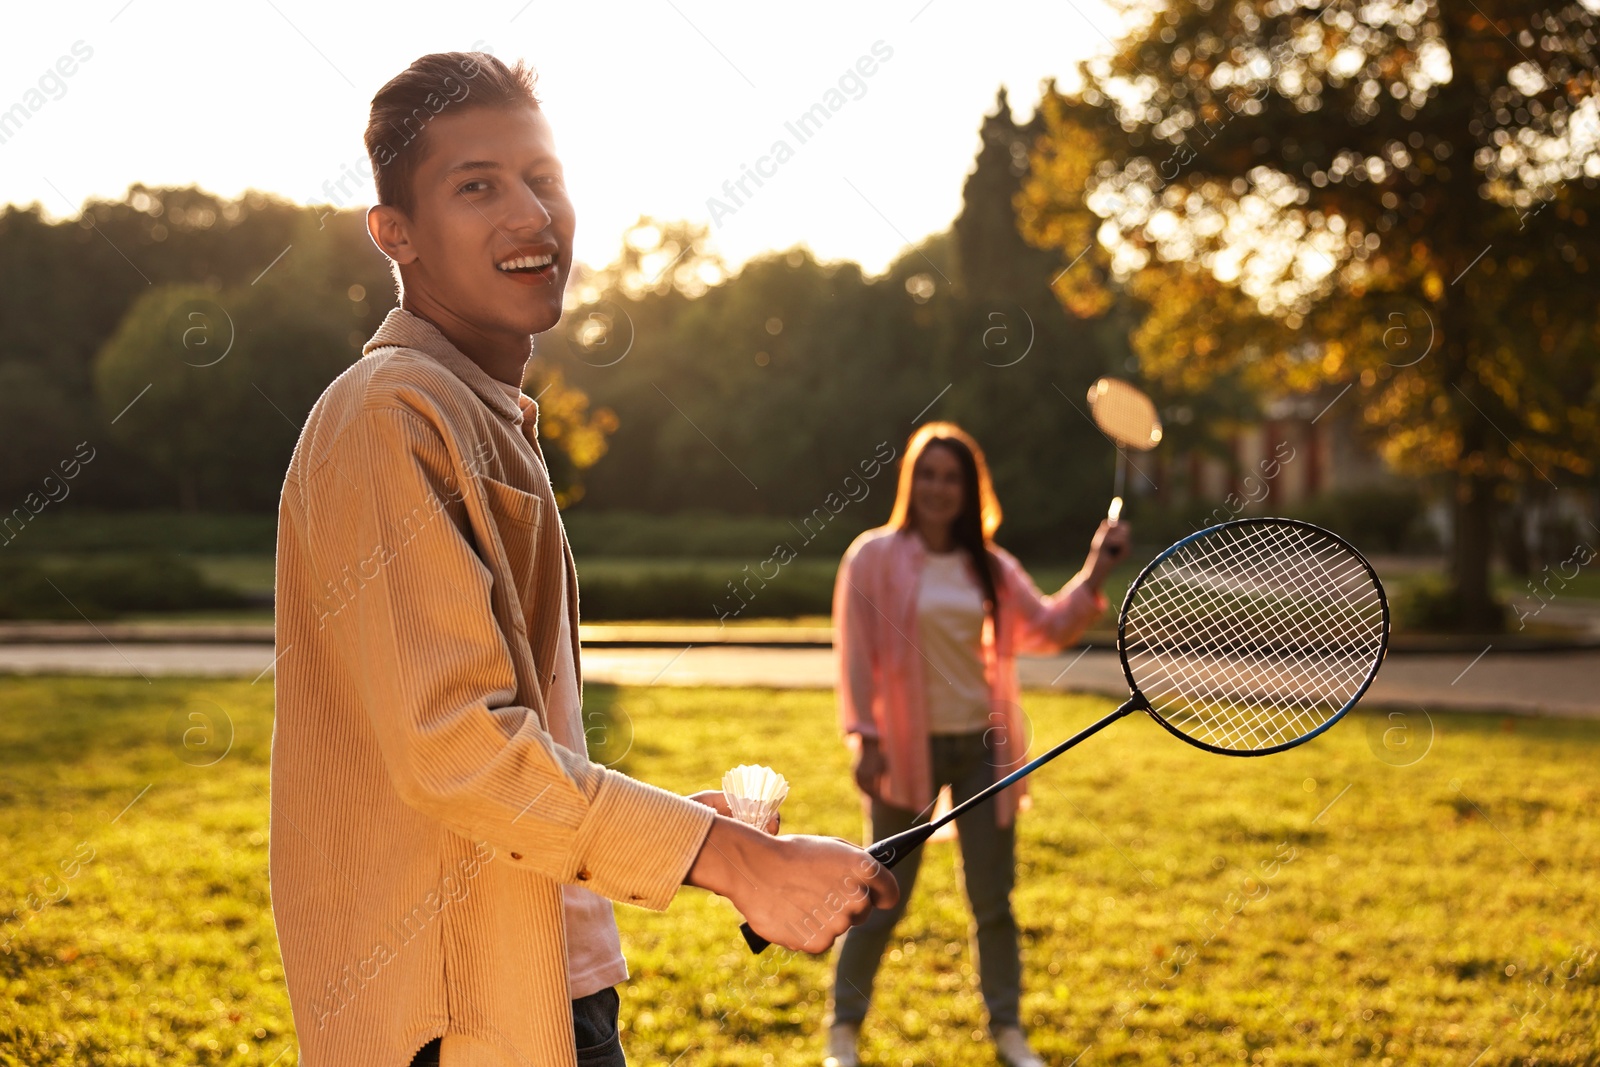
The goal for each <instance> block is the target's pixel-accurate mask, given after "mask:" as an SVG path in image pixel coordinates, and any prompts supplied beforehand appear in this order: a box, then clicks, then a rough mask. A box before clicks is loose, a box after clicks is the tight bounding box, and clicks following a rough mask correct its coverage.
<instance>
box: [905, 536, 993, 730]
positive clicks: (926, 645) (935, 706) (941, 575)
mask: <svg viewBox="0 0 1600 1067" xmlns="http://www.w3.org/2000/svg"><path fill="white" fill-rule="evenodd" d="M970 559H971V557H970V556H969V555H968V554H967V552H966V550H965V549H956V550H955V551H953V552H929V553H927V554H926V559H925V562H924V564H923V567H922V577H921V578H920V580H919V581H918V583H917V637H918V643H919V644H920V645H921V646H922V657H921V658H922V678H923V692H924V693H925V694H926V701H927V706H928V730H929V732H930V733H935V734H966V733H975V732H978V731H981V730H986V729H988V727H989V683H988V681H987V679H986V678H985V677H984V671H983V655H982V650H981V645H980V642H981V641H982V638H983V589H982V588H981V587H980V586H979V585H978V582H977V579H976V578H974V577H973V576H972V574H971V573H969V571H968V565H969V560H970Z"/></svg>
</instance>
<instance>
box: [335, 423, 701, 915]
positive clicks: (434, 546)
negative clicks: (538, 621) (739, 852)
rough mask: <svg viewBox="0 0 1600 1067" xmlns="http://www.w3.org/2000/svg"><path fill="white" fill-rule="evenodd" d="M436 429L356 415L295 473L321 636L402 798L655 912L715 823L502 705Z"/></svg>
mask: <svg viewBox="0 0 1600 1067" xmlns="http://www.w3.org/2000/svg"><path fill="white" fill-rule="evenodd" d="M459 469H460V468H459V467H458V466H457V465H455V464H453V463H452V461H451V451H450V449H449V448H448V447H447V445H446V441H445V438H444V436H443V435H442V433H441V432H440V430H439V429H437V428H436V427H435V426H434V425H433V423H432V422H431V421H430V420H429V419H427V418H425V417H424V416H423V415H421V414H419V413H417V412H414V411H411V410H407V409H399V408H374V409H368V410H364V411H362V412H361V413H360V414H359V415H357V416H356V418H355V419H354V420H352V422H351V423H350V424H348V425H347V426H346V427H345V428H344V429H343V431H342V433H341V434H340V436H339V438H338V440H337V441H336V442H335V443H334V444H333V445H332V446H331V447H330V449H329V452H328V453H327V459H326V462H324V463H322V464H321V465H319V466H318V467H317V468H316V469H315V470H313V471H311V472H310V473H309V474H308V475H307V477H306V486H305V490H304V492H305V494H306V495H305V500H306V527H305V528H306V535H305V536H306V539H307V542H308V555H309V558H310V561H311V564H312V566H313V567H314V569H315V571H316V575H317V580H318V584H319V586H321V587H322V588H330V586H329V585H328V584H326V583H333V586H332V588H337V589H339V590H340V591H341V601H340V608H339V611H338V612H337V613H336V614H334V615H333V616H332V617H331V618H328V617H325V618H324V619H323V624H324V626H325V627H326V631H325V632H326V633H327V635H328V639H329V640H330V643H331V647H332V648H333V649H335V650H336V655H337V657H338V658H339V659H340V660H342V662H343V664H344V666H345V668H346V670H347V671H348V675H349V678H350V679H351V681H352V683H353V684H354V685H355V687H356V689H357V691H358V692H359V694H360V698H361V701H362V704H363V705H364V707H365V709H366V712H367V716H368V719H369V721H370V722H371V725H372V729H373V732H374V734H375V735H376V738H377V742H378V746H379V748H380V749H381V751H382V755H383V760H384V764H385V766H386V768H387V770H388V774H389V778H390V780H391V782H392V783H393V785H394V788H395V790H396V792H397V793H398V794H399V796H400V798H401V800H403V801H404V802H405V803H406V804H408V805H410V806H412V807H413V808H416V809H417V810H418V811H420V812H422V813H423V814H425V815H427V816H429V817H431V818H433V819H436V820H438V821H439V822H440V823H442V824H443V825H445V826H446V827H448V828H450V829H451V830H453V831H455V832H456V833H458V834H461V835H462V836H464V837H467V838H469V839H471V840H487V841H488V842H489V843H490V844H492V845H494V846H495V847H496V851H497V853H498V856H499V858H502V859H504V860H505V861H507V862H509V863H511V864H513V865H517V866H522V867H525V868H529V869H531V870H534V871H536V872H538V873H540V874H542V875H545V876H546V877H548V878H551V879H553V880H555V881H557V882H563V883H575V884H580V885H583V886H584V887H586V888H588V889H590V890H592V891H594V892H596V893H599V894H601V895H602V896H605V897H608V898H610V899H612V900H619V901H625V902H628V903H633V904H638V905H641V906H643V907H648V908H653V909H656V910H660V909H663V908H665V907H666V906H667V904H668V903H669V902H670V901H671V899H672V897H673V896H674V895H675V893H676V892H677V888H678V886H679V885H680V884H682V882H683V878H684V876H685V874H686V873H687V872H688V869H689V867H690V866H691V865H692V864H693V862H694V859H695V857H696V856H697V855H698V853H699V850H700V847H701V844H702V842H703V841H704V839H705V837H706V834H707V832H708V831H709V829H710V826H711V822H712V820H713V818H714V817H715V813H714V812H713V810H712V809H711V808H709V807H706V806H705V805H703V804H698V803H696V802H694V801H692V800H689V799H688V798H686V797H681V796H678V795H677V794H675V793H671V792H668V791H667V790H664V789H659V788H657V787H655V786H651V785H647V784H645V783H643V782H639V781H636V780H634V779H632V778H629V777H627V776H626V775H624V774H621V773H619V772H617V771H614V770H612V769H610V768H608V767H604V766H602V765H600V764H597V763H594V762H591V761H590V760H589V758H588V756H587V754H586V753H579V752H574V751H571V750H570V749H567V748H565V747H563V746H561V745H559V744H558V743H556V741H555V740H554V738H553V737H552V736H551V734H550V733H549V732H548V731H547V730H546V729H545V728H544V726H543V725H542V724H541V723H540V721H539V716H538V714H537V713H536V712H535V711H534V710H533V709H531V708H527V707H523V706H520V705H517V704H515V703H512V702H513V701H514V700H515V699H516V675H515V670H514V666H513V659H512V650H511V647H510V645H509V644H508V642H507V638H506V635H505V634H504V633H503V632H502V630H501V628H500V626H499V625H498V623H497V621H496V618H495V615H494V612H493V608H492V604H491V598H490V593H491V588H492V585H493V581H494V577H493V574H492V572H491V570H490V568H489V566H488V565H487V564H486V563H485V562H484V560H483V559H482V558H481V557H480V556H479V554H478V551H477V549H476V547H475V541H474V539H473V534H472V532H471V531H472V525H471V523H470V522H469V521H468V519H467V514H468V513H467V506H466V497H467V494H468V493H469V492H471V491H472V490H473V489H474V488H475V487H472V486H464V485H463V484H462V479H461V477H460V476H459V474H458V473H457V472H458V471H459Z"/></svg>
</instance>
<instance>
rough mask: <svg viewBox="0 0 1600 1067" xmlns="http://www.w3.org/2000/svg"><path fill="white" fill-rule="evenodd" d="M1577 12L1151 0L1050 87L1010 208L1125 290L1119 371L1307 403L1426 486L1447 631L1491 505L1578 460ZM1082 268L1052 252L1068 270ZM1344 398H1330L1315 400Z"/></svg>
mask: <svg viewBox="0 0 1600 1067" xmlns="http://www.w3.org/2000/svg"><path fill="white" fill-rule="evenodd" d="M1596 23H1597V20H1596V17H1595V9H1594V8H1592V7H1587V6H1584V5H1583V4H1580V3H1575V2H1571V3H1562V4H1557V5H1555V6H1551V7H1528V6H1526V5H1522V4H1516V3H1511V2H1506V0H1410V2H1401V0H1378V2H1371V3H1361V4H1355V3H1351V2H1349V0H1324V2H1317V0H1237V2H1232V3H1221V2H1213V0H1174V2H1172V3H1169V4H1167V5H1164V6H1163V7H1161V8H1160V9H1159V10H1156V11H1154V12H1150V11H1148V10H1146V11H1145V12H1144V15H1143V20H1142V21H1139V22H1138V25H1137V26H1136V28H1135V29H1133V30H1131V31H1130V32H1129V33H1128V35H1127V36H1126V37H1125V38H1124V39H1123V40H1122V41H1121V42H1120V43H1119V44H1118V46H1117V47H1116V48H1115V50H1114V51H1113V52H1111V53H1110V54H1108V55H1105V56H1103V57H1099V58H1096V59H1094V60H1091V61H1088V62H1086V63H1084V64H1083V65H1082V67H1081V74H1082V79H1083V84H1082V87H1081V89H1080V90H1079V91H1076V92H1074V93H1071V94H1068V93H1064V92H1062V91H1060V90H1059V89H1058V88H1057V87H1055V86H1051V88H1050V91H1049V92H1048V93H1047V94H1046V98H1045V100H1044V102H1043V106H1042V110H1043V113H1044V116H1045V123H1046V127H1047V128H1046V131H1045V133H1044V135H1043V136H1042V137H1041V138H1040V140H1039V142H1038V144H1037V146H1036V150H1035V153H1034V156H1033V165H1032V168H1031V172H1030V177H1029V179H1028V180H1027V182H1026V184H1025V187H1024V189H1023V190H1022V192H1021V193H1020V194H1019V195H1018V198H1017V209H1018V214H1019V218H1020V220H1021V223H1022V226H1023V230H1024V232H1025V233H1026V234H1027V236H1028V238H1029V239H1030V240H1031V241H1033V242H1034V243H1036V244H1038V245H1039V246H1041V247H1044V248H1052V249H1055V250H1057V252H1058V254H1059V255H1060V256H1062V257H1065V258H1066V259H1067V260H1071V261H1076V266H1074V267H1073V269H1072V270H1069V271H1066V272H1064V273H1063V274H1062V275H1061V276H1060V277H1059V278H1058V279H1057V281H1056V283H1055V291H1056V294H1057V296H1058V297H1059V298H1060V299H1061V300H1062V302H1063V303H1064V304H1065V305H1066V306H1067V307H1069V308H1071V309H1073V310H1074V311H1075V312H1077V313H1080V314H1091V315H1092V314H1099V313H1102V312H1104V311H1105V309H1106V308H1108V307H1109V306H1110V303H1111V294H1112V293H1113V291H1114V290H1116V289H1118V288H1125V289H1126V291H1127V292H1128V293H1130V294H1131V295H1132V296H1133V297H1135V298H1136V299H1138V300H1139V301H1140V302H1141V303H1142V304H1143V305H1144V307H1145V308H1147V309H1148V315H1147V316H1146V317H1145V318H1144V319H1143V321H1142V322H1141V323H1140V325H1139V327H1138V328H1137V329H1136V331H1135V332H1134V335H1133V344H1134V347H1135V349H1136V351H1137V353H1138V356H1139V359H1140V361H1141V365H1142V366H1143V368H1144V370H1145V372H1146V373H1148V374H1149V375H1151V376H1152V377H1154V378H1156V379H1157V380H1160V381H1164V382H1167V383H1169V384H1172V385H1175V386H1178V387H1182V388H1186V389H1200V388H1204V387H1205V386H1206V385H1207V384H1208V383H1210V382H1212V381H1214V380H1216V379H1217V378H1218V377H1220V376H1224V375H1237V376H1240V377H1242V378H1243V379H1244V380H1246V381H1248V382H1250V383H1251V384H1252V385H1253V386H1254V387H1256V388H1258V389H1261V390H1266V391H1277V392H1290V391H1307V390H1314V389H1319V388H1321V389H1324V390H1325V391H1326V393H1327V395H1328V397H1329V399H1330V401H1331V400H1333V399H1336V398H1340V397H1342V399H1340V402H1341V403H1343V404H1348V405H1350V406H1351V408H1352V409H1354V410H1355V411H1357V412H1358V416H1357V418H1356V420H1355V421H1356V423H1357V424H1358V425H1359V426H1360V427H1362V428H1364V430H1365V431H1366V432H1367V433H1368V434H1370V435H1371V436H1372V437H1373V438H1374V440H1375V441H1376V442H1377V444H1378V446H1379V447H1380V448H1381V450H1382V452H1383V453H1384V455H1385V456H1386V457H1387V458H1388V459H1389V460H1390V461H1391V462H1392V463H1393V464H1394V465H1395V466H1396V467H1397V468H1398V469H1401V470H1410V471H1414V472H1421V473H1435V474H1442V475H1445V476H1448V477H1449V478H1450V479H1451V480H1452V483H1453V494H1452V495H1453V498H1454V502H1455V538H1454V559H1453V577H1454V580H1455V583H1456V595H1457V597H1458V599H1459V608H1460V610H1461V612H1462V619H1463V621H1464V622H1465V623H1467V624H1468V625H1472V626H1488V625H1492V624H1493V623H1494V622H1495V619H1496V608H1495V607H1494V605H1493V603H1492V600H1491V598H1490V595H1489V591H1488V582H1487V577H1488V566H1489V559H1490V548H1491V534H1492V529H1493V525H1494V517H1495V510H1496V508H1497V507H1499V506H1500V505H1502V504H1503V503H1504V502H1505V501H1507V500H1509V499H1511V497H1512V493H1513V492H1514V491H1515V490H1517V489H1518V488H1523V489H1529V488H1532V487H1539V486H1542V487H1543V489H1544V491H1546V492H1549V491H1554V490H1555V489H1556V488H1557V487H1560V486H1564V485H1571V484H1577V483H1578V482H1584V481H1587V482H1592V479H1593V474H1594V463H1595V460H1596V458H1597V456H1600V374H1597V367H1600V362H1597V360H1596V350H1597V343H1600V324H1597V319H1596V315H1595V312H1594V302H1593V299H1592V294H1593V290H1594V274H1593V271H1594V269H1595V268H1596V267H1600V243H1597V229H1596V222H1597V220H1596V219H1595V217H1594V216H1595V213H1596V210H1597V208H1600V201H1597V191H1600V183H1597V179H1600V110H1597V103H1600V101H1597V97H1596V92H1595V90H1596V85H1595V78H1596V65H1595V50H1596V44H1597V40H1596ZM1080 256H1081V257H1082V258H1081V259H1079V258H1078V257H1080ZM1345 387H1350V392H1349V395H1348V396H1342V394H1341V392H1340V390H1342V389H1344V388H1345Z"/></svg>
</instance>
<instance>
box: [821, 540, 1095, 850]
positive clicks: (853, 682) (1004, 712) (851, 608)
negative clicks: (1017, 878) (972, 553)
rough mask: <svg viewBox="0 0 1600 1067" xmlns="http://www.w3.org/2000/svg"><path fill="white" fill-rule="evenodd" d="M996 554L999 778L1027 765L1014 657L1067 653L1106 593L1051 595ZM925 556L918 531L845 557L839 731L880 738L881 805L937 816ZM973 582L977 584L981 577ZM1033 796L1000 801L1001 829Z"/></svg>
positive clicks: (837, 628) (838, 585)
mask: <svg viewBox="0 0 1600 1067" xmlns="http://www.w3.org/2000/svg"><path fill="white" fill-rule="evenodd" d="M990 548H991V549H992V550H993V553H994V555H995V558H996V559H997V560H998V561H999V564H1000V575H999V580H998V581H997V583H996V593H997V595H998V598H999V602H1000V604H999V614H1000V634H999V641H998V643H996V641H995V635H994V627H993V625H992V624H991V623H990V621H989V620H988V619H985V620H984V625H983V636H982V643H981V646H980V653H981V656H982V659H983V666H984V673H985V676H986V677H987V679H988V681H989V722H990V723H991V725H990V727H989V734H990V739H991V742H992V743H993V745H994V749H995V764H996V767H995V777H996V778H997V779H998V778H1001V777H1004V776H1005V775H1006V774H1009V773H1011V772H1012V771H1014V770H1016V769H1017V768H1018V767H1020V766H1022V764H1023V763H1025V762H1026V761H1027V746H1028V730H1027V725H1026V720H1025V717H1024V714H1023V711H1022V705H1021V704H1019V703H1018V698H1019V697H1020V695H1021V687H1020V685H1019V683H1018V680H1017V667H1016V656H1017V653H1019V652H1033V653H1053V652H1058V651H1060V650H1061V649H1062V648H1064V647H1066V646H1067V645H1070V644H1072V643H1073V642H1074V641H1076V640H1077V639H1078V638H1079V636H1081V635H1082V634H1083V631H1084V630H1086V629H1088V626H1089V624H1090V623H1091V622H1093V621H1094V620H1095V619H1096V618H1098V617H1099V616H1100V614H1101V613H1102V612H1104V611H1105V609H1106V603H1107V602H1106V598H1105V595H1104V594H1103V593H1100V592H1097V591H1093V590H1090V589H1089V588H1088V587H1087V586H1085V585H1083V584H1082V583H1081V582H1080V581H1079V580H1078V579H1076V578H1074V579H1073V580H1072V581H1070V582H1068V583H1067V584H1066V585H1064V586H1062V587H1061V589H1060V590H1059V591H1058V592H1055V593H1052V594H1050V595H1048V596H1047V595H1045V594H1043V593H1041V592H1040V591H1039V587H1038V586H1037V585H1035V584H1034V582H1033V579H1032V578H1031V577H1029V575H1028V572H1027V571H1026V570H1024V569H1023V567H1022V564H1021V563H1019V562H1018V561H1017V559H1016V557H1014V556H1012V555H1011V554H1010V553H1009V552H1007V551H1006V550H1005V549H1003V548H1001V547H1000V546H998V545H995V544H992V543H991V545H990ZM927 556H928V551H927V547H926V546H925V545H924V543H923V540H922V538H921V537H920V536H919V535H918V534H916V533H915V532H913V531H910V530H896V529H893V528H891V527H888V526H879V527H876V528H874V529H871V530H868V531H866V532H865V533H863V534H862V535H861V536H860V537H857V538H856V539H855V541H853V542H852V543H851V545H850V547H849V549H848V550H846V552H845V554H844V559H843V560H842V561H841V562H840V564H839V574H838V577H837V578H836V579H835V582H834V591H833V626H834V648H835V649H836V650H837V652H838V656H837V662H838V669H839V690H838V691H839V721H840V726H841V727H842V728H843V730H844V731H845V733H846V734H847V735H850V734H859V735H862V736H866V737H875V738H877V739H878V742H879V745H880V748H881V750H882V752H883V756H884V762H885V764H886V765H887V770H886V771H885V773H884V777H883V780H882V781H881V782H880V783H879V789H878V796H879V798H880V799H882V800H884V801H885V802H887V803H889V804H892V805H894V806H895V807H898V808H903V809H905V810H908V811H919V812H920V811H924V810H929V809H931V808H932V806H933V801H934V789H933V768H932V765H931V764H932V757H931V755H930V751H929V744H928V738H929V734H930V730H929V722H928V707H927V700H926V694H925V689H924V685H925V683H924V660H923V651H922V646H921V642H920V641H919V638H918V629H917V599H918V598H917V592H918V585H919V578H920V577H921V574H922V570H923V567H924V565H925V563H926V560H927ZM967 566H968V567H969V568H970V567H971V563H970V561H968V563H967ZM972 578H973V581H977V575H976V574H975V573H974V574H973V575H972ZM1026 792H1027V782H1026V780H1024V781H1022V782H1018V783H1017V784H1016V785H1013V786H1011V787H1010V788H1009V789H1006V790H1004V791H1003V792H1001V794H1000V795H999V796H998V797H996V798H995V821H996V823H997V824H998V825H1000V826H1010V825H1011V824H1012V822H1013V820H1014V819H1015V817H1016V812H1017V809H1018V807H1019V806H1020V804H1021V801H1022V798H1023V796H1024V795H1026Z"/></svg>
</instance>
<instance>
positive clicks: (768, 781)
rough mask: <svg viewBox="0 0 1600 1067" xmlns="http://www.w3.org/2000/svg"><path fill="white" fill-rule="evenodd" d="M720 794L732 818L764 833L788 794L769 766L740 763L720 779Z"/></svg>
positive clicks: (781, 780) (780, 776) (785, 785)
mask: <svg viewBox="0 0 1600 1067" xmlns="http://www.w3.org/2000/svg"><path fill="white" fill-rule="evenodd" d="M722 795H723V796H724V797H727V798H728V810H729V811H730V812H732V813H733V817H734V818H735V819H738V820H739V821H740V822H742V823H746V824H748V825H750V826H754V827H756V828H757V829H762V830H764V829H766V826H767V823H769V822H771V821H772V817H773V816H774V815H776V814H777V813H778V806H779V805H780V804H782V803H783V798H784V797H786V796H788V795H789V782H788V781H787V780H786V779H785V778H784V777H783V775H781V774H779V773H778V772H776V771H774V770H773V769H772V768H770V767H759V766H751V765H749V764H745V763H741V764H740V765H739V766H737V767H735V768H734V769H733V770H731V771H729V772H728V773H727V774H724V775H723V776H722Z"/></svg>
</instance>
